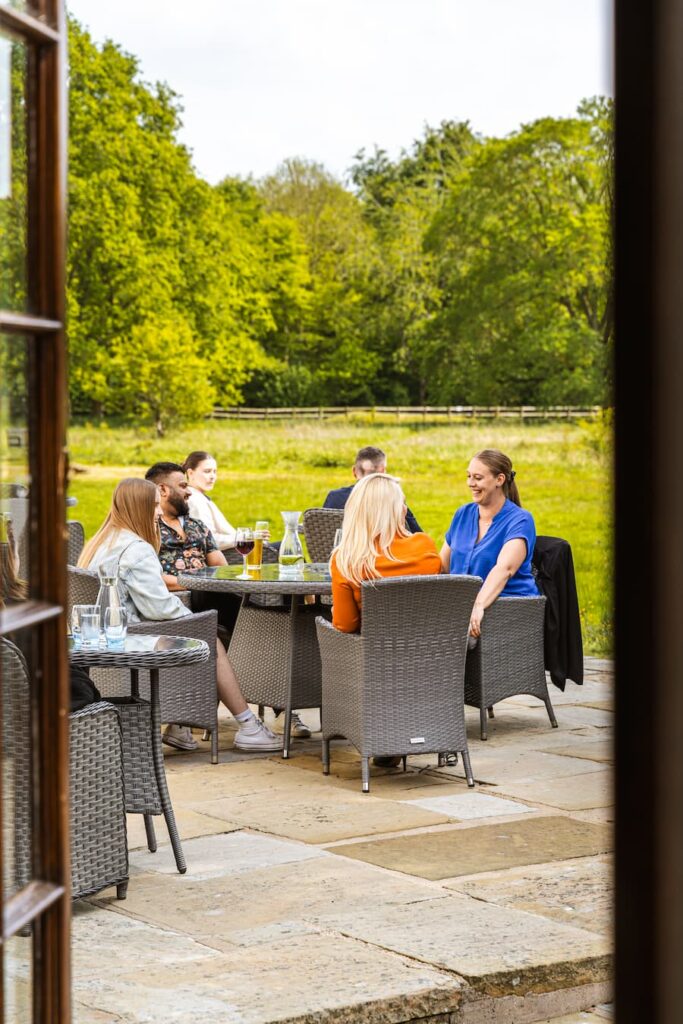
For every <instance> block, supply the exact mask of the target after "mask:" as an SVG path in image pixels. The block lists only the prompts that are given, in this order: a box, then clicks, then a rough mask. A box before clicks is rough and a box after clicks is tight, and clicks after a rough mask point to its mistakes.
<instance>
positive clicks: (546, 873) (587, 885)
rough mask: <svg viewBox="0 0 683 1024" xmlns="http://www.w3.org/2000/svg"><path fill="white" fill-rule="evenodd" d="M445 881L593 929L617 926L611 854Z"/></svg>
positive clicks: (499, 901) (608, 930)
mask: <svg viewBox="0 0 683 1024" xmlns="http://www.w3.org/2000/svg"><path fill="white" fill-rule="evenodd" d="M444 885H445V887H446V888H447V889H455V890H456V891H457V892H462V893H465V894H466V895H468V896H474V897H475V898H476V899H479V900H485V901H486V902H487V903H495V904H497V905H498V906H501V907H514V908H515V909H516V910H526V911H529V912H530V913H533V914H540V915H541V916H543V917H548V918H550V919H551V920H553V921H558V922H559V923H560V924H570V925H572V926H573V927H576V928H583V929H585V930H586V931H589V932H597V933H599V934H603V935H610V934H611V931H612V904H613V888H614V886H613V881H612V862H611V858H609V857H605V856H602V857H583V858H581V859H579V860H569V861H560V862H555V863H553V864H540V865H537V866H532V867H523V868H511V869H510V870H508V871H498V872H496V873H495V874H492V875H488V876H485V877H481V876H477V877H474V878H459V879H457V880H455V881H452V882H445V883H444Z"/></svg>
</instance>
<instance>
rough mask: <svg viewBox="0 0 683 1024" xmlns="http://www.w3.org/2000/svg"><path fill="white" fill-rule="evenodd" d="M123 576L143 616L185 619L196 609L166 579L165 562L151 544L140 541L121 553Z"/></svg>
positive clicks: (159, 618)
mask: <svg viewBox="0 0 683 1024" xmlns="http://www.w3.org/2000/svg"><path fill="white" fill-rule="evenodd" d="M119 572H120V579H121V582H122V583H123V585H124V587H125V588H126V590H127V592H128V596H129V597H130V599H131V601H132V602H133V604H134V605H135V607H136V608H137V610H138V612H139V614H140V617H141V618H142V619H150V620H152V621H154V620H157V621H160V620H162V619H181V618H184V617H185V616H186V615H191V614H192V612H191V611H190V609H189V608H186V607H185V605H184V604H183V603H182V601H181V600H180V598H179V597H178V596H177V594H172V593H171V592H170V591H169V590H168V588H167V586H166V584H165V583H164V581H163V578H162V575H161V564H160V562H159V559H158V558H157V554H156V552H155V550H154V548H153V547H152V546H151V544H147V543H146V541H143V540H140V541H135V542H134V543H133V544H130V545H129V546H128V547H127V548H126V549H125V551H124V552H123V553H122V555H121V560H120V563H119Z"/></svg>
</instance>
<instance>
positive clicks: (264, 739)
mask: <svg viewBox="0 0 683 1024" xmlns="http://www.w3.org/2000/svg"><path fill="white" fill-rule="evenodd" d="M239 726H240V727H239V731H238V733H237V735H236V736H235V742H234V747H235V749H236V750H273V751H275V750H282V747H283V745H284V739H283V737H282V736H276V735H275V733H274V732H271V731H270V729H269V728H268V727H267V726H266V725H264V724H263V722H262V721H261V719H260V718H257V717H256V715H253V716H252V717H251V718H250V719H249V720H248V721H247V722H240V723H239Z"/></svg>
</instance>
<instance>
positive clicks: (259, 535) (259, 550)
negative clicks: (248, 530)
mask: <svg viewBox="0 0 683 1024" xmlns="http://www.w3.org/2000/svg"><path fill="white" fill-rule="evenodd" d="M269 527H270V522H269V520H268V519H257V521H256V526H255V527H254V547H253V549H252V551H250V553H249V554H248V555H247V565H248V567H249V568H250V569H260V568H261V564H262V562H263V541H264V540H265V539H266V537H267V536H268V533H269Z"/></svg>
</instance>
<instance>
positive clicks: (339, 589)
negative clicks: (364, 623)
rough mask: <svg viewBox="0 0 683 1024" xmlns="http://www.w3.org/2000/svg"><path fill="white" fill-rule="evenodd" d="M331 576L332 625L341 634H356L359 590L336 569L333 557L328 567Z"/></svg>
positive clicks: (358, 619)
mask: <svg viewBox="0 0 683 1024" xmlns="http://www.w3.org/2000/svg"><path fill="white" fill-rule="evenodd" d="M330 572H331V574H332V625H333V626H334V628H335V629H339V630H341V632H342V633H357V632H358V631H359V629H360V590H359V588H358V587H354V585H353V584H352V583H351V581H350V580H347V579H346V577H345V576H342V574H341V573H340V572H339V570H338V569H337V561H336V559H335V558H334V557H333V558H332V563H331V565H330Z"/></svg>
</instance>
